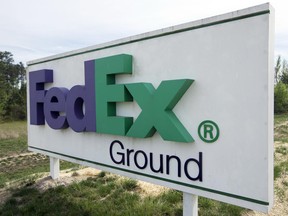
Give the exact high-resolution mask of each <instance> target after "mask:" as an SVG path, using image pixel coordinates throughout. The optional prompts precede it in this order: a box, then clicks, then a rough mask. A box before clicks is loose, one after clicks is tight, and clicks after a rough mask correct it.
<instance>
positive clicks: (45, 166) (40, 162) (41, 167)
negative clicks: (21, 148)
mask: <svg viewBox="0 0 288 216" xmlns="http://www.w3.org/2000/svg"><path fill="white" fill-rule="evenodd" d="M0 164H1V166H0V188H3V187H5V185H6V184H7V183H8V182H13V181H23V182H26V181H27V179H29V178H31V177H30V176H31V175H33V174H39V173H44V172H49V169H50V167H49V166H50V164H49V158H48V157H47V156H44V155H41V154H33V155H25V156H18V157H8V158H6V159H5V160H2V161H0ZM79 166H80V165H77V164H73V163H70V162H66V161H60V167H61V170H65V169H70V168H75V167H77V168H79Z"/></svg>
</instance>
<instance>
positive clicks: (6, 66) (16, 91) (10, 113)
mask: <svg viewBox="0 0 288 216" xmlns="http://www.w3.org/2000/svg"><path fill="white" fill-rule="evenodd" d="M0 118H1V119H4V120H7V119H12V120H15V119H20V120H23V119H25V118H26V81H25V68H24V65H23V64H22V63H21V62H20V63H18V64H15V63H14V59H13V55H12V54H11V53H10V52H7V51H4V52H2V51H0Z"/></svg>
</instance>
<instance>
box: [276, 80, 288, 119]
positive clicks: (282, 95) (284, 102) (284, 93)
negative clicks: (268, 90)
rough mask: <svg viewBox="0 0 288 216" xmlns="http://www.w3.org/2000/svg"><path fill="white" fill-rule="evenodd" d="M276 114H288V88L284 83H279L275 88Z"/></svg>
mask: <svg viewBox="0 0 288 216" xmlns="http://www.w3.org/2000/svg"><path fill="white" fill-rule="evenodd" d="M274 112H275V113H277V114H278V113H286V112H288V87H287V85H285V84H284V83H282V82H279V83H277V84H276V86H275V87H274Z"/></svg>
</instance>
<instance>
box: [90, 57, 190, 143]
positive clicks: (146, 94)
mask: <svg viewBox="0 0 288 216" xmlns="http://www.w3.org/2000/svg"><path fill="white" fill-rule="evenodd" d="M117 74H132V56H131V55H126V54H121V55H115V56H110V57H105V58H100V59H96V60H95V96H96V131H97V132H98V133H105V134H114V135H121V136H129V137H135V138H146V137H151V136H153V134H154V133H155V132H156V131H158V133H159V134H160V136H161V137H162V138H163V139H164V140H167V141H176V142H193V141H194V139H193V138H192V136H191V135H190V134H189V132H188V131H187V130H186V128H185V127H184V126H183V124H182V123H181V122H180V121H179V119H178V118H177V116H176V115H175V113H174V112H173V111H172V109H173V108H174V107H175V105H176V104H177V103H178V101H179V100H180V99H181V97H182V96H183V95H184V94H185V92H186V91H187V89H188V88H189V87H190V85H191V84H192V83H193V81H194V80H191V79H180V80H166V81H162V82H161V84H160V85H159V87H158V88H157V89H155V88H154V87H153V85H152V84H151V83H131V84H115V76H116V75H117ZM133 99H135V101H136V102H137V103H138V105H139V106H140V108H141V109H142V111H141V113H140V114H139V116H138V117H137V119H136V120H135V121H134V123H133V118H132V117H121V116H116V103H117V102H125V101H133Z"/></svg>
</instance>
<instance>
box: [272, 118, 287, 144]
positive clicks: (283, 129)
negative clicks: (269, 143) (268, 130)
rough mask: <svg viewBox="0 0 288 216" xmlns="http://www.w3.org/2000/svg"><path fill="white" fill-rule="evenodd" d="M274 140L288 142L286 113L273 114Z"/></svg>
mask: <svg viewBox="0 0 288 216" xmlns="http://www.w3.org/2000/svg"><path fill="white" fill-rule="evenodd" d="M274 140H275V141H278V142H281V143H288V114H282V115H275V117H274Z"/></svg>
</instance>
